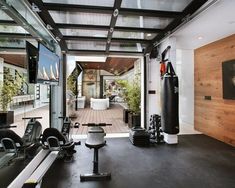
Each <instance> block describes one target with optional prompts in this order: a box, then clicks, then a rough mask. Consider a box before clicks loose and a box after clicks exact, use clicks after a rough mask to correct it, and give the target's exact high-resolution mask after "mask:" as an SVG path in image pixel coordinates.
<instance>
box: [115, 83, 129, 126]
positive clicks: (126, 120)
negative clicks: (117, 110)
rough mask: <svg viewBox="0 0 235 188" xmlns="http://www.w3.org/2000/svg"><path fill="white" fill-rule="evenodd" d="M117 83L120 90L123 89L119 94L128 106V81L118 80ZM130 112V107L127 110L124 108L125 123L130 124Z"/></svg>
mask: <svg viewBox="0 0 235 188" xmlns="http://www.w3.org/2000/svg"><path fill="white" fill-rule="evenodd" d="M116 83H117V84H118V86H119V88H121V92H120V93H119V95H120V97H122V98H123V100H124V102H126V103H127V104H128V95H127V91H128V89H127V88H128V87H129V84H128V81H127V80H116ZM129 112H130V109H129V108H128V106H127V107H126V108H123V121H124V122H125V123H128V113H129Z"/></svg>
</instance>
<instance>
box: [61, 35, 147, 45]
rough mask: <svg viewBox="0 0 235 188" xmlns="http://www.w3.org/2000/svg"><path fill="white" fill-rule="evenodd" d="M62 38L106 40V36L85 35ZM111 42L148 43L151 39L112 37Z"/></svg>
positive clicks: (64, 37)
mask: <svg viewBox="0 0 235 188" xmlns="http://www.w3.org/2000/svg"><path fill="white" fill-rule="evenodd" d="M63 39H64V40H77V41H102V42H106V41H107V38H106V37H87V36H71V35H65V36H63ZM112 42H121V43H150V42H151V40H146V39H130V38H112Z"/></svg>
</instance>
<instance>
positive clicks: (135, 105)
mask: <svg viewBox="0 0 235 188" xmlns="http://www.w3.org/2000/svg"><path fill="white" fill-rule="evenodd" d="M126 93H127V104H128V107H129V109H130V110H131V111H132V112H133V113H135V114H138V113H140V102H141V88H140V81H139V79H138V77H136V78H135V79H134V81H133V83H132V84H128V87H127V91H126Z"/></svg>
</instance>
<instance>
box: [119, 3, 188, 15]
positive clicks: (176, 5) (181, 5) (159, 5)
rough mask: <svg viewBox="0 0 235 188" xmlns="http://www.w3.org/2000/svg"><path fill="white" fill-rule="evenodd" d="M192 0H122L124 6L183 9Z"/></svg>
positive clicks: (165, 9)
mask: <svg viewBox="0 0 235 188" xmlns="http://www.w3.org/2000/svg"><path fill="white" fill-rule="evenodd" d="M191 1H192V0H148V1H146V0H122V5H121V7H122V8H135V9H151V10H164V11H180V12H181V11H183V10H184V8H185V7H186V6H187V5H188V4H189V3H190V2H191Z"/></svg>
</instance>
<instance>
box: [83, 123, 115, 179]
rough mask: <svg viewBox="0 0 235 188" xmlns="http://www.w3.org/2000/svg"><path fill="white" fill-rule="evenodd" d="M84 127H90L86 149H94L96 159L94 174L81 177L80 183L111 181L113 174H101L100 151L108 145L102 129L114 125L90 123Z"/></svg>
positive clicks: (94, 160)
mask: <svg viewBox="0 0 235 188" xmlns="http://www.w3.org/2000/svg"><path fill="white" fill-rule="evenodd" d="M82 125H83V126H88V127H90V129H89V130H88V135H87V140H86V142H85V145H86V147H88V148H90V149H94V159H93V173H90V174H82V175H80V181H93V180H110V179H111V173H106V172H104V173H100V172H99V161H98V151H99V149H100V148H102V147H104V146H105V144H106V141H105V139H104V136H105V135H106V134H105V132H104V129H103V128H102V127H103V126H110V125H112V124H106V123H98V124H95V123H88V124H82Z"/></svg>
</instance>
